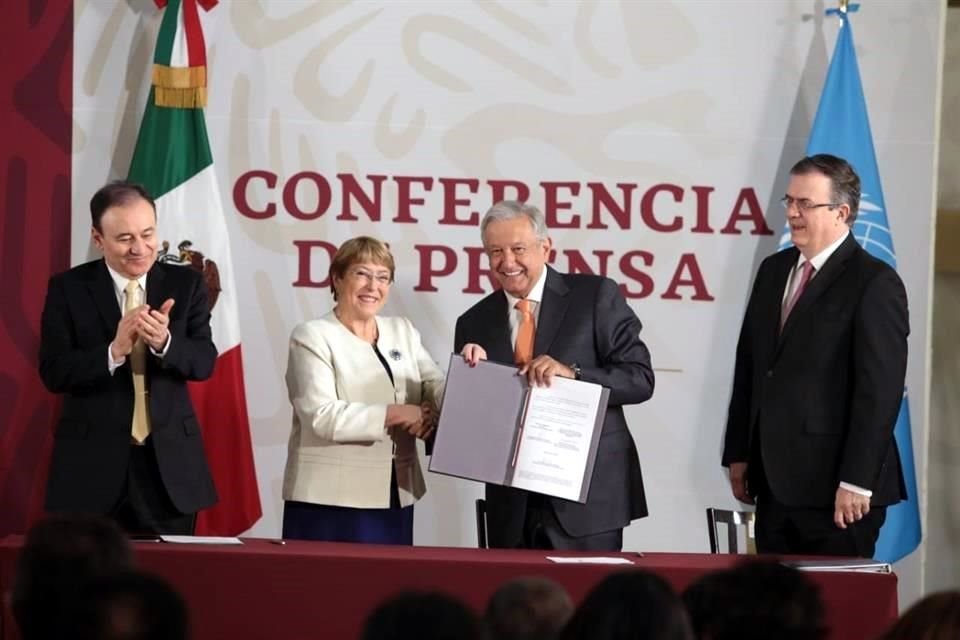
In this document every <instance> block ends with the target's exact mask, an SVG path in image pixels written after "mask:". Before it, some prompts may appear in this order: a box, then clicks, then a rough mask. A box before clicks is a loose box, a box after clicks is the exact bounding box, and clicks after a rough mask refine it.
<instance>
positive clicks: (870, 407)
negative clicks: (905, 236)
mask: <svg viewBox="0 0 960 640" xmlns="http://www.w3.org/2000/svg"><path fill="white" fill-rule="evenodd" d="M782 202H783V205H784V207H785V208H786V210H787V222H788V223H789V225H790V239H791V240H792V242H793V245H794V246H793V247H791V248H789V249H785V250H783V251H780V252H778V253H775V254H774V255H772V256H770V257H768V258H767V259H766V260H764V261H763V264H761V265H760V269H759V270H758V272H757V277H756V280H755V281H754V285H753V292H752V293H751V294H750V301H749V302H748V303H747V311H746V315H745V317H744V320H743V328H742V329H741V331H740V341H739V344H738V345H737V361H736V368H735V370H734V381H733V393H732V396H731V399H730V410H729V414H728V417H727V433H726V438H725V442H724V449H723V460H722V462H723V465H724V466H726V467H729V469H730V482H731V485H732V488H733V494H734V496H736V498H737V499H738V500H740V501H741V502H746V503H750V504H752V503H754V502H756V505H757V523H756V537H757V549H758V551H760V552H762V553H776V554H785V553H794V554H807V555H838V556H862V557H865V558H870V557H872V556H873V552H874V547H875V545H876V541H877V536H878V535H879V532H880V527H881V525H882V524H883V521H884V518H885V515H886V507H887V506H888V505H891V504H895V503H897V502H899V501H900V500H902V499H903V498H904V497H906V490H905V488H904V481H903V474H902V473H901V471H900V456H899V454H898V452H897V444H896V442H895V440H894V437H893V429H894V426H895V424H896V420H897V413H898V411H899V409H900V400H901V398H902V396H903V384H904V376H905V375H906V368H907V334H908V333H909V332H910V323H909V319H908V314H907V294H906V291H905V290H904V287H903V282H901V281H900V277H899V276H897V272H896V271H894V270H893V268H891V267H890V266H889V265H887V264H886V263H885V262H882V261H880V260H878V259H876V258H874V257H872V256H871V255H870V254H869V253H868V252H866V251H865V250H864V249H862V248H861V247H860V245H859V244H857V240H856V238H854V236H853V232H852V231H851V228H852V227H853V223H854V220H856V218H857V210H858V207H859V204H860V178H859V177H858V176H857V174H856V172H854V170H853V167H851V166H850V165H849V164H848V163H847V162H846V161H845V160H843V159H842V158H838V157H836V156H832V155H828V154H820V155H815V156H810V157H807V158H804V159H803V160H801V161H800V162H798V163H797V164H796V165H794V166H793V168H792V169H791V170H790V182H789V184H788V186H787V193H786V195H785V196H784V197H783V200H782ZM884 232H885V231H884V230H882V229H869V230H868V231H867V233H868V234H869V233H884Z"/></svg>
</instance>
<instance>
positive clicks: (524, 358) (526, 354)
mask: <svg viewBox="0 0 960 640" xmlns="http://www.w3.org/2000/svg"><path fill="white" fill-rule="evenodd" d="M530 307H531V304H530V301H529V300H526V299H524V300H520V301H518V302H517V306H516V308H517V311H519V312H520V326H519V327H517V343H516V344H515V345H514V347H513V361H514V362H515V363H516V364H517V365H521V366H522V365H525V364H527V363H528V362H530V361H531V360H533V336H534V334H535V333H536V326H535V325H534V322H533V310H532V309H531V308H530Z"/></svg>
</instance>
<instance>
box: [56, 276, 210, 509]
mask: <svg viewBox="0 0 960 640" xmlns="http://www.w3.org/2000/svg"><path fill="white" fill-rule="evenodd" d="M167 298H173V299H174V300H175V301H176V302H175V304H174V306H173V308H172V309H171V311H170V326H169V329H170V334H171V340H172V341H171V343H170V347H169V349H168V351H167V353H166V355H165V356H164V357H163V359H160V358H158V357H156V356H154V355H153V354H152V353H150V351H149V349H148V350H147V379H148V385H149V390H150V407H149V411H150V419H151V429H152V431H151V436H150V438H151V440H152V441H153V448H154V451H155V453H156V457H157V464H158V466H159V469H160V475H161V476H162V478H163V483H164V485H165V487H166V489H167V493H168V494H169V495H170V499H171V500H172V501H173V504H174V506H175V507H176V508H177V509H178V510H179V511H181V512H182V513H194V512H196V511H198V510H200V509H202V508H204V507H207V506H210V505H211V504H213V503H215V502H216V500H217V496H216V491H215V490H214V487H213V480H212V479H211V477H210V472H209V469H208V467H207V461H206V458H205V456H204V452H203V441H202V440H201V436H200V426H199V424H198V423H197V418H196V415H195V414H194V412H193V406H192V405H191V403H190V398H189V396H188V394H187V384H186V382H187V380H204V379H206V378H209V377H210V375H211V374H212V373H213V367H214V362H215V361H216V358H217V349H216V347H215V346H214V344H213V341H212V340H211V336H210V312H209V310H208V308H207V290H206V286H205V285H204V283H203V279H202V277H201V276H200V274H199V273H197V272H196V271H194V270H192V269H190V268H188V267H180V266H170V265H164V264H160V263H157V264H155V265H154V266H153V268H152V269H151V270H150V272H149V274H148V275H147V303H148V304H149V305H150V306H151V307H152V308H159V307H160V305H161V304H163V301H164V300H166V299H167ZM120 316H121V311H120V305H119V304H118V303H117V297H116V294H115V292H114V286H113V281H112V280H111V279H110V274H109V272H108V271H107V267H106V264H105V263H104V261H103V260H97V261H94V262H88V263H86V264H82V265H80V266H77V267H74V268H73V269H70V270H69V271H67V272H65V273H61V274H59V275H56V276H54V277H53V278H51V279H50V284H49V288H48V290H47V299H46V303H45V304H44V308H43V317H42V327H41V339H40V377H41V378H42V379H43V383H44V384H45V385H46V387H47V389H49V390H50V391H52V392H54V393H62V394H63V395H64V402H63V413H62V415H61V418H60V422H59V424H58V425H57V429H56V434H55V436H54V445H53V457H52V459H51V463H50V476H49V479H48V482H47V500H46V506H47V509H48V510H51V511H84V512H91V513H108V512H109V511H110V510H111V508H113V507H114V505H115V504H116V503H117V502H118V500H119V499H120V497H121V493H122V492H123V491H124V488H125V482H126V477H127V461H128V458H129V455H130V425H131V422H132V419H133V376H132V373H131V370H130V360H129V358H128V359H127V361H126V362H125V363H124V364H123V365H121V366H120V367H118V368H117V369H116V370H115V371H114V373H113V375H112V376H111V375H110V373H109V370H108V367H107V347H108V345H109V344H110V342H111V341H112V340H113V338H114V336H115V334H116V329H117V324H118V323H119V322H120Z"/></svg>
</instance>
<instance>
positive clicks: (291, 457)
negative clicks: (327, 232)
mask: <svg viewBox="0 0 960 640" xmlns="http://www.w3.org/2000/svg"><path fill="white" fill-rule="evenodd" d="M376 321H377V329H378V331H379V337H378V339H377V348H378V349H379V350H380V353H382V354H383V357H384V358H385V359H386V361H387V363H388V364H389V365H390V369H391V371H392V372H393V379H394V384H391V383H390V378H389V376H387V372H386V371H385V370H384V368H383V365H382V364H381V362H380V359H379V358H378V357H377V354H376V353H375V352H374V349H373V345H371V344H369V343H367V342H366V341H364V340H362V339H360V338H358V337H357V336H355V335H354V334H353V333H351V332H350V331H349V330H348V329H347V328H346V327H345V326H343V325H342V324H341V323H340V321H339V320H337V318H336V316H334V314H333V312H330V313H328V314H327V315H325V316H323V317H322V318H318V319H316V320H308V321H307V322H304V323H302V324H300V325H298V326H297V327H296V328H294V330H293V333H292V334H291V335H290V356H289V360H288V362H287V376H286V379H287V391H288V393H289V395H290V403H291V404H292V405H293V428H292V429H291V431H290V442H289V445H288V447H287V466H286V470H285V472H284V476H283V499H284V500H297V501H300V502H310V503H314V504H323V505H331V506H341V507H357V508H368V509H378V508H386V507H389V506H390V472H391V469H392V468H393V467H396V472H397V486H398V488H399V494H400V504H401V505H402V506H408V505H411V504H413V503H414V502H416V501H417V500H418V499H419V498H420V497H421V496H422V495H423V494H424V493H425V492H426V486H425V485H424V481H423V473H422V471H421V470H420V461H419V458H418V456H417V445H416V438H415V437H413V436H411V435H410V434H408V433H407V432H405V431H403V430H401V429H393V430H392V433H388V432H387V430H386V428H385V427H384V422H385V420H386V414H387V405H389V404H417V405H419V404H420V403H421V402H430V403H431V404H432V405H433V406H434V407H435V408H437V407H439V406H440V399H441V397H442V394H443V373H442V372H441V371H440V368H439V367H437V365H436V363H435V362H434V361H433V359H432V358H431V357H430V354H429V353H427V350H426V349H425V348H424V347H423V343H422V342H421V340H420V334H419V333H418V332H417V330H416V329H414V328H413V324H412V323H411V322H410V321H409V320H407V319H406V318H402V317H395V318H394V317H380V316H378V317H377V318H376Z"/></svg>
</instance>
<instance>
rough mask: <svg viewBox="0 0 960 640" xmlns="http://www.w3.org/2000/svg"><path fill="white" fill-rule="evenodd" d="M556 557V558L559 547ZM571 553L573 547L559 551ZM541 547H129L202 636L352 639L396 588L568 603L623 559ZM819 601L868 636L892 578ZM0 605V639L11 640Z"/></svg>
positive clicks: (882, 622)
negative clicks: (567, 558) (581, 557)
mask: <svg viewBox="0 0 960 640" xmlns="http://www.w3.org/2000/svg"><path fill="white" fill-rule="evenodd" d="M21 543H22V538H20V537H18V536H16V537H14V536H12V537H8V538H6V539H4V540H3V541H0V590H2V593H3V594H4V596H5V598H4V599H5V600H7V599H8V595H9V590H10V580H11V576H12V573H13V567H14V560H15V557H16V554H17V551H18V549H19V547H20V544H21ZM556 555H560V554H556ZM562 555H575V554H562ZM619 555H622V556H623V557H626V558H629V559H630V560H632V561H633V562H634V563H635V564H634V565H633V566H634V567H636V568H639V569H645V570H648V571H653V572H655V573H658V574H660V575H662V576H663V577H665V578H666V579H667V580H669V581H670V583H671V584H672V585H673V586H674V588H676V589H677V590H681V589H683V588H685V587H686V586H687V585H688V584H690V583H691V582H693V581H694V580H696V579H697V578H698V577H699V576H701V575H702V574H704V573H706V572H708V571H712V570H715V569H723V568H726V567H730V566H732V565H733V564H735V563H736V562H737V561H738V560H739V559H741V558H740V557H738V556H731V555H705V554H680V553H651V554H648V555H645V556H643V557H639V556H637V555H636V554H630V553H623V554H619ZM545 556H546V554H545V553H543V552H532V551H499V550H486V549H483V550H481V549H460V548H443V547H413V548H410V547H389V546H378V545H349V544H330V543H318V542H294V541H291V542H287V543H286V544H285V545H278V544H274V543H272V542H270V541H267V540H253V539H250V540H245V541H244V544H243V545H242V546H208V545H174V544H165V543H150V542H142V543H137V557H138V561H139V563H140V566H141V568H143V569H145V570H147V571H151V572H154V573H157V574H159V575H161V576H163V577H165V578H167V579H168V580H169V581H170V582H171V583H172V584H173V585H174V586H175V587H176V588H177V589H178V590H179V591H180V593H181V594H182V595H183V596H184V598H186V600H187V603H188V605H189V607H190V616H191V619H192V623H193V637H194V638H196V639H198V640H206V639H213V638H216V639H221V638H222V639H225V640H245V639H247V638H250V639H253V638H257V639H259V638H264V639H270V640H274V639H276V640H301V639H303V640H307V639H310V640H316V639H318V638H334V639H335V638H344V639H353V638H357V637H358V635H359V630H360V628H361V626H362V623H363V620H364V618H365V616H366V615H367V613H368V612H369V611H370V610H371V609H372V608H373V607H374V606H375V605H376V604H377V603H379V602H380V601H382V600H383V599H384V598H386V597H388V596H390V595H393V594H395V593H397V592H398V591H400V590H402V589H434V590H443V591H446V592H448V593H451V594H454V595H457V596H459V597H461V598H463V599H464V600H465V601H466V602H467V603H468V604H470V605H472V606H473V607H474V608H476V609H477V610H478V611H482V610H483V607H484V606H485V604H486V601H487V598H488V597H489V596H490V594H491V593H492V592H493V591H494V590H495V589H496V588H497V587H498V586H499V585H500V584H501V583H503V582H504V581H505V580H507V579H509V578H512V577H516V576H523V575H540V576H545V577H547V578H551V579H553V580H556V581H557V582H559V583H560V584H562V585H563V586H565V587H566V588H567V590H568V591H569V593H570V596H571V597H572V598H573V600H574V602H579V601H580V600H581V599H582V598H583V596H584V595H585V594H586V593H587V591H589V590H590V588H591V587H593V586H594V585H595V584H596V583H597V582H598V581H599V580H601V579H602V578H603V577H604V576H605V575H607V574H608V573H610V572H612V571H618V570H622V569H624V567H625V566H621V565H596V564H592V565H586V564H580V565H576V564H555V563H552V562H550V561H548V560H546V558H545ZM810 575H811V577H812V579H813V580H814V581H815V582H816V583H817V584H819V585H820V587H821V589H822V593H823V597H824V600H825V601H826V605H827V616H828V624H829V625H830V627H831V632H832V633H831V635H830V638H831V640H848V639H849V640H864V639H868V640H869V639H871V638H875V637H876V636H877V635H878V634H879V633H880V632H881V631H883V630H884V629H885V628H886V627H887V626H888V625H889V624H890V623H891V622H892V621H893V620H895V619H896V617H897V578H896V576H895V575H892V574H886V575H884V574H865V573H812V574H810ZM11 622H12V621H11V620H10V616H9V608H8V607H6V606H4V607H3V617H2V619H0V624H2V630H0V639H2V640H13V639H14V638H15V637H16V636H15V635H14V633H13V631H12V629H11V627H12V624H11Z"/></svg>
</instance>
